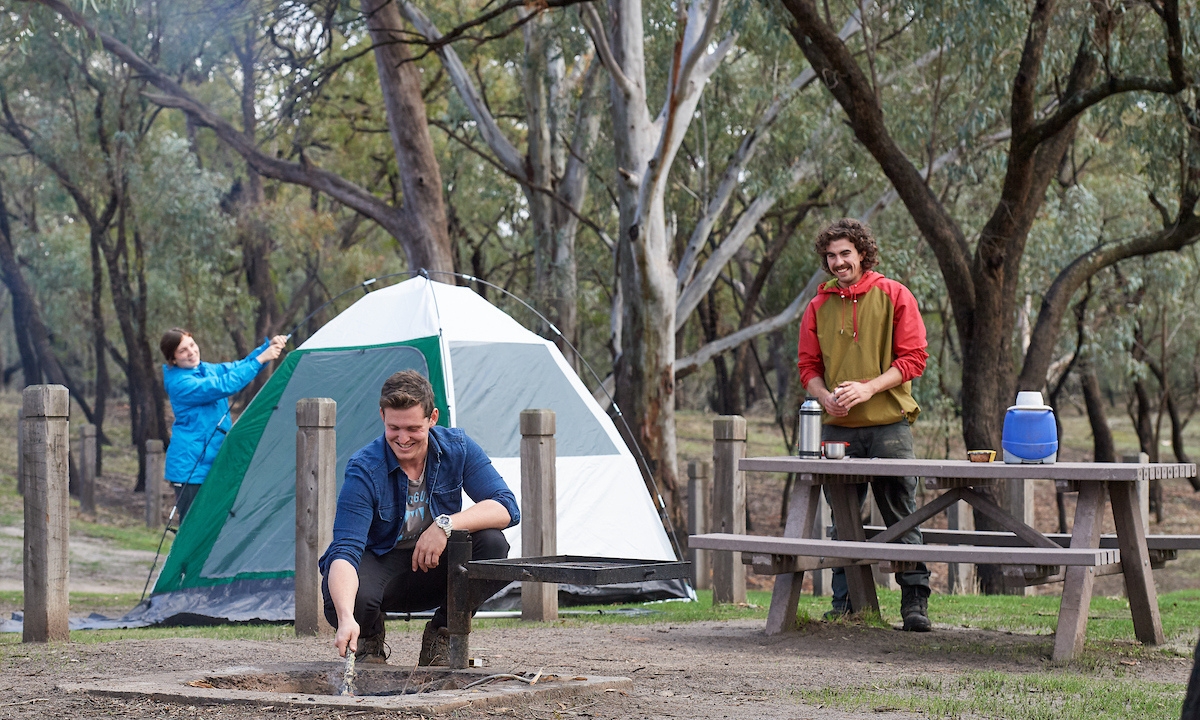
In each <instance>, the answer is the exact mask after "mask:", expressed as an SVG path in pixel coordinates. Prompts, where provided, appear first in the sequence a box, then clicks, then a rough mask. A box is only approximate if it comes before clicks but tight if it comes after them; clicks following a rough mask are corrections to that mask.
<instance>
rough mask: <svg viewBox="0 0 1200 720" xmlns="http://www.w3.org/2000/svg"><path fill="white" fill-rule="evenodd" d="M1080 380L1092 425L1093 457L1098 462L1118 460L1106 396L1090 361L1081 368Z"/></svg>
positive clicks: (1089, 420)
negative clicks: (1110, 426)
mask: <svg viewBox="0 0 1200 720" xmlns="http://www.w3.org/2000/svg"><path fill="white" fill-rule="evenodd" d="M1079 382H1080V384H1081V385H1083V402H1084V404H1085V405H1086V406H1087V414H1088V422H1089V423H1091V426H1092V459H1093V460H1095V461H1096V462H1109V463H1110V462H1116V461H1117V450H1116V446H1115V445H1114V444H1113V436H1112V430H1111V429H1109V427H1108V418H1107V417H1105V415H1104V396H1103V395H1102V394H1101V393H1100V381H1099V379H1097V377H1096V369H1095V368H1094V367H1092V364H1091V363H1090V362H1089V363H1086V364H1085V365H1084V366H1083V367H1081V368H1080V369H1079Z"/></svg>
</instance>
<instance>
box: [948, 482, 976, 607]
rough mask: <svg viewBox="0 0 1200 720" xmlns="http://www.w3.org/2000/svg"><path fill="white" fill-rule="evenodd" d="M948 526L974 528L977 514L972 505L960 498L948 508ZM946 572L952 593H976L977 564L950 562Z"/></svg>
mask: <svg viewBox="0 0 1200 720" xmlns="http://www.w3.org/2000/svg"><path fill="white" fill-rule="evenodd" d="M946 527H947V528H949V529H950V530H974V529H975V515H974V513H972V511H971V506H970V505H968V504H967V503H965V502H963V501H962V500H959V501H958V502H956V503H954V504H953V505H951V506H950V507H948V508H946ZM946 570H947V572H946V586H947V588H946V592H947V593H948V594H950V595H975V594H976V593H977V592H978V587H979V586H978V583H977V582H976V578H975V565H973V564H972V563H948V564H947V569H946Z"/></svg>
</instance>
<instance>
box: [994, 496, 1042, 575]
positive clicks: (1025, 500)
mask: <svg viewBox="0 0 1200 720" xmlns="http://www.w3.org/2000/svg"><path fill="white" fill-rule="evenodd" d="M1002 487H1003V488H1004V489H1003V492H1004V502H1002V503H1001V505H1003V507H1004V509H1005V510H1007V511H1008V513H1009V514H1010V515H1012V516H1013V517H1015V518H1016V519H1018V520H1020V521H1021V522H1023V523H1025V524H1026V525H1028V526H1029V527H1034V514H1033V507H1034V506H1033V480H1005V481H1004V485H1003V486H1002ZM1029 592H1030V590H1029V586H1027V585H1016V586H1013V585H1009V586H1007V587H1006V588H1005V589H1004V594H1005V595H1028V594H1029Z"/></svg>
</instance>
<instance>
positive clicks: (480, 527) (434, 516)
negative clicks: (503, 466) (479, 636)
mask: <svg viewBox="0 0 1200 720" xmlns="http://www.w3.org/2000/svg"><path fill="white" fill-rule="evenodd" d="M379 415H380V417H381V418H382V419H383V435H382V436H380V437H379V438H376V439H375V440H373V441H371V443H370V444H368V445H367V446H366V447H364V448H362V449H361V450H359V451H358V452H356V453H355V454H354V455H353V456H352V457H351V458H350V460H349V462H347V463H346V475H345V481H344V482H343V484H342V490H341V492H340V493H339V495H338V502H337V516H336V517H335V519H334V522H333V542H332V543H331V544H330V545H329V549H328V550H326V551H325V554H324V555H322V556H321V560H320V565H321V575H322V582H321V592H322V594H323V595H324V599H325V618H326V619H327V620H328V621H329V624H330V625H332V626H334V627H335V628H337V637H336V639H335V640H334V645H335V646H336V647H337V650H338V654H339V655H341V656H342V657H345V655H346V652H347V650H349V651H350V652H353V653H355V658H356V661H357V662H374V663H386V662H387V657H388V655H389V652H390V650H389V648H388V646H387V645H385V644H384V625H383V621H384V615H385V613H388V612H401V613H404V612H421V611H425V610H432V609H434V608H436V609H437V610H436V612H434V614H433V619H432V620H430V621H429V622H428V623H427V624H426V625H425V632H424V634H423V635H422V637H421V655H420V660H419V661H418V664H420V665H446V664H448V660H449V638H450V635H449V631H448V630H447V629H446V566H445V565H444V564H442V562H441V558H442V553H443V552H444V551H445V550H446V544H447V541H448V540H449V538H450V531H451V530H467V531H469V532H470V533H471V559H472V560H493V559H497V558H505V557H508V542H507V541H506V540H505V539H504V535H503V533H502V532H501V530H503V529H504V528H507V527H511V526H513V525H516V524H517V523H518V522H520V519H521V515H520V511H519V510H518V509H517V501H516V498H515V497H514V496H513V493H512V491H511V490H509V488H508V485H507V484H505V482H504V478H502V477H500V473H498V472H496V469H495V468H494V467H492V461H491V460H490V459H489V458H488V456H487V455H486V454H485V453H484V452H483V449H482V448H480V447H479V445H477V444H476V443H475V441H474V440H472V439H471V438H469V437H467V435H466V433H464V432H463V431H462V430H459V429H453V428H444V427H438V426H437V420H438V411H437V408H436V407H434V397H433V388H432V387H431V386H430V384H429V381H428V380H426V379H425V378H424V377H422V376H421V375H420V374H419V373H417V372H415V371H412V370H404V371H402V372H398V373H396V374H394V375H392V376H391V377H389V378H388V379H387V381H386V382H384V384H383V390H382V391H381V392H380V397H379ZM463 492H466V494H467V495H468V496H469V497H470V498H471V500H473V501H474V502H475V504H474V505H472V506H471V507H469V508H467V509H466V510H463V509H462V494H463ZM364 550H366V551H367V552H364ZM505 585H506V583H505V582H503V581H499V582H488V583H481V582H475V583H472V584H471V591H472V592H471V597H470V605H471V610H472V611H474V610H476V609H478V607H479V606H480V605H482V604H483V603H484V602H485V601H486V600H487V599H488V598H489V597H491V596H492V595H493V594H495V593H496V592H498V591H499V590H500V589H501V588H503V587H504V586H505Z"/></svg>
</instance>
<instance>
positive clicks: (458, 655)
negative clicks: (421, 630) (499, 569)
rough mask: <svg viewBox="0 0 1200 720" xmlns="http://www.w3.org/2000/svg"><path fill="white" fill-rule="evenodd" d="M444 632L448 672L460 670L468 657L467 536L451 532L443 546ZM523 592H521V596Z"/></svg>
mask: <svg viewBox="0 0 1200 720" xmlns="http://www.w3.org/2000/svg"><path fill="white" fill-rule="evenodd" d="M446 562H447V565H446V629H447V630H448V631H449V632H450V658H449V662H450V668H451V669H453V670H462V669H463V668H465V667H466V666H467V660H468V658H469V657H470V654H471V650H470V642H471V583H470V581H469V580H468V579H467V563H469V562H471V533H469V532H467V531H466V530H452V531H451V532H450V541H449V542H448V543H446ZM523 595H524V592H522V596H523Z"/></svg>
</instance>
